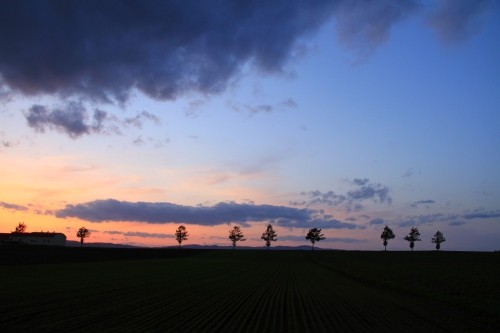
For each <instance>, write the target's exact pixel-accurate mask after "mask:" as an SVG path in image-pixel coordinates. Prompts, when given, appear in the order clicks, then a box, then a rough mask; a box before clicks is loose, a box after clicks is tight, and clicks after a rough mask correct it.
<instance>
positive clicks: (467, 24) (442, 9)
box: [428, 0, 494, 43]
mask: <svg viewBox="0 0 500 333" xmlns="http://www.w3.org/2000/svg"><path fill="white" fill-rule="evenodd" d="M493 5H494V1H493V0H475V1H470V0H440V1H438V7H437V9H436V11H435V12H434V13H432V14H431V15H430V16H429V19H428V23H429V25H430V26H431V27H433V28H434V29H435V31H436V32H437V34H438V36H439V37H440V38H441V40H442V41H443V42H445V43H457V42H461V41H463V40H464V39H466V38H468V37H469V36H471V35H472V34H474V33H476V32H477V31H478V30H479V29H480V27H481V25H482V23H483V19H484V14H485V13H486V11H487V10H488V9H490V8H492V7H493Z"/></svg>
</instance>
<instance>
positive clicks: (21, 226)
mask: <svg viewBox="0 0 500 333" xmlns="http://www.w3.org/2000/svg"><path fill="white" fill-rule="evenodd" d="M27 228H28V226H27V225H26V224H24V222H20V223H19V224H18V225H17V226H16V230H14V231H13V233H15V234H22V233H25V232H26V229H27Z"/></svg>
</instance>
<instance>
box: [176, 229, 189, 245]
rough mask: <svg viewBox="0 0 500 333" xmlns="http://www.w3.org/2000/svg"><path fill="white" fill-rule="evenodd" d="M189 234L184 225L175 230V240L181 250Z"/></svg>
mask: <svg viewBox="0 0 500 333" xmlns="http://www.w3.org/2000/svg"><path fill="white" fill-rule="evenodd" d="M188 236H189V233H188V232H187V231H186V227H185V226H183V225H180V226H179V228H177V230H175V239H176V240H177V242H178V243H179V248H180V247H181V243H182V241H185V240H187V239H188Z"/></svg>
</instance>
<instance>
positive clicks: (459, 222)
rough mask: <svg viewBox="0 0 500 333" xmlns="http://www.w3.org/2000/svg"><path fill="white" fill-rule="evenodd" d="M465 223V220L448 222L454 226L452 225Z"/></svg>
mask: <svg viewBox="0 0 500 333" xmlns="http://www.w3.org/2000/svg"><path fill="white" fill-rule="evenodd" d="M463 224H465V222H464V221H453V222H450V223H448V225H449V226H452V227H457V226H461V225H463Z"/></svg>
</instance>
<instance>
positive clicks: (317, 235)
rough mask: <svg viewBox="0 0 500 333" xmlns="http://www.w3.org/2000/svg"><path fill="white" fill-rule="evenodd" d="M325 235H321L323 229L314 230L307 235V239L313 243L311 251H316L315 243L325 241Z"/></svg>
mask: <svg viewBox="0 0 500 333" xmlns="http://www.w3.org/2000/svg"><path fill="white" fill-rule="evenodd" d="M323 236H324V235H323V234H322V233H321V229H318V228H312V229H310V230H309V232H308V233H307V236H306V239H307V240H308V241H310V242H311V243H312V247H311V250H312V251H314V243H316V242H319V241H322V240H323V239H325V237H323Z"/></svg>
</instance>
